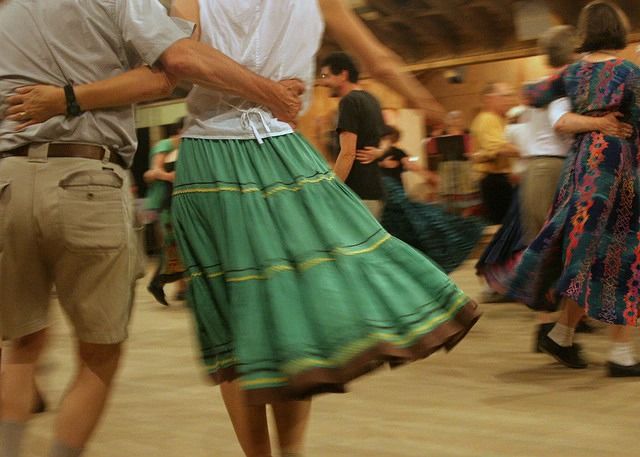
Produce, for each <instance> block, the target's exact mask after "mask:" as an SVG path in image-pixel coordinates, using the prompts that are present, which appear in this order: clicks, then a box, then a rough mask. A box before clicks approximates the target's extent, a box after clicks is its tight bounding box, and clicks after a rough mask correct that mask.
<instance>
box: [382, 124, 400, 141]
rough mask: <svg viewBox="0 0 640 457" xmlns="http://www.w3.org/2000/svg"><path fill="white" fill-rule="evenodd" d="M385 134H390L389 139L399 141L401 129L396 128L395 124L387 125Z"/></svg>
mask: <svg viewBox="0 0 640 457" xmlns="http://www.w3.org/2000/svg"><path fill="white" fill-rule="evenodd" d="M384 136H388V137H389V141H391V142H392V143H397V142H398V140H399V139H400V130H398V129H397V128H395V127H394V126H393V125H385V126H384Z"/></svg>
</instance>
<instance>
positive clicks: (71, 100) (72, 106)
mask: <svg viewBox="0 0 640 457" xmlns="http://www.w3.org/2000/svg"><path fill="white" fill-rule="evenodd" d="M64 98H65V99H66V101H67V116H80V114H82V108H80V104H79V103H78V100H76V93H75V92H74V91H73V86H72V85H71V84H67V85H66V86H64Z"/></svg>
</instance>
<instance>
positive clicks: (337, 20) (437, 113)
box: [319, 0, 446, 122]
mask: <svg viewBox="0 0 640 457" xmlns="http://www.w3.org/2000/svg"><path fill="white" fill-rule="evenodd" d="M319 3H320V8H321V9H322V14H323V15H324V19H325V22H326V25H327V30H328V31H329V33H330V34H331V35H332V36H333V37H334V38H335V39H336V41H337V42H338V43H339V44H340V46H342V47H343V48H344V49H346V50H348V51H350V52H351V53H353V54H354V55H355V56H356V57H358V59H359V60H360V61H361V62H362V64H363V66H364V67H365V68H366V69H367V70H368V71H369V72H370V73H371V76H373V77H374V78H375V79H377V80H379V81H380V82H382V83H383V84H385V85H387V86H389V87H390V88H391V89H393V90H395V91H396V92H398V93H399V94H400V95H402V96H404V97H405V98H406V99H407V100H408V101H409V102H410V103H411V104H412V106H414V107H416V108H420V109H423V110H424V111H425V112H426V115H427V118H428V119H429V120H431V121H434V122H440V121H442V120H443V119H444V116H445V114H446V112H445V110H444V108H443V107H442V106H441V105H440V104H439V103H438V102H437V101H436V99H435V98H434V97H433V95H431V93H430V92H429V91H428V90H427V89H426V88H425V87H424V86H422V84H420V83H419V82H418V80H417V79H416V78H415V77H413V76H412V75H411V74H409V73H403V72H402V71H401V70H400V68H401V66H402V64H403V62H402V60H401V59H400V58H399V57H398V56H397V55H396V54H395V53H394V52H393V51H391V50H390V49H389V48H387V47H386V46H384V45H383V44H382V43H381V42H380V41H379V40H378V39H377V38H376V37H375V36H374V35H373V33H371V31H370V30H369V29H368V28H367V27H366V26H365V25H364V24H363V23H362V21H361V20H360V19H359V18H358V17H357V16H356V15H355V14H354V13H353V11H352V10H351V9H350V8H349V7H348V6H347V5H346V4H345V2H344V1H343V0H319Z"/></svg>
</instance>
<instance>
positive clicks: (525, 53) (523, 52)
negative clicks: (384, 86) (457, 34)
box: [402, 32, 640, 73]
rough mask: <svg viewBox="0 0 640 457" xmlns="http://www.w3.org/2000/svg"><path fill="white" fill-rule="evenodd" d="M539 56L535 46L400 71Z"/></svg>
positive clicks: (635, 37) (637, 36)
mask: <svg viewBox="0 0 640 457" xmlns="http://www.w3.org/2000/svg"><path fill="white" fill-rule="evenodd" d="M629 42H630V43H637V42H640V32H634V33H631V34H629ZM537 55H540V50H539V49H538V47H537V46H535V44H532V45H530V46H528V47H524V48H521V49H513V50H509V51H497V52H488V53H482V54H473V55H466V56H462V57H453V58H448V59H429V60H426V61H423V62H418V63H414V64H411V65H405V66H404V67H403V68H402V70H403V71H405V72H412V73H417V72H422V71H427V70H435V69H440V68H451V67H459V66H462V65H474V64H480V63H489V62H499V61H502V60H511V59H521V58H524V57H532V56H537Z"/></svg>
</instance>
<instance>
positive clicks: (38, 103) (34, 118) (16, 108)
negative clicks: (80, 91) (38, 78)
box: [5, 85, 67, 131]
mask: <svg viewBox="0 0 640 457" xmlns="http://www.w3.org/2000/svg"><path fill="white" fill-rule="evenodd" d="M7 103H8V104H9V108H7V110H6V112H5V116H6V118H7V119H8V120H11V121H15V122H18V125H17V126H16V128H15V130H16V131H19V130H24V129H26V128H27V127H29V126H31V125H34V124H39V123H41V122H44V121H46V120H48V119H50V118H52V117H53V116H57V115H61V114H62V115H63V114H65V113H66V111H67V105H66V100H65V97H64V89H63V88H62V87H56V86H45V85H37V86H24V87H19V88H18V89H16V90H15V94H14V95H11V96H9V97H7Z"/></svg>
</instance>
